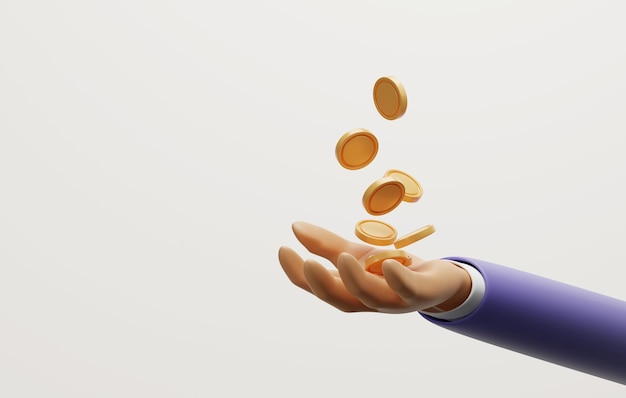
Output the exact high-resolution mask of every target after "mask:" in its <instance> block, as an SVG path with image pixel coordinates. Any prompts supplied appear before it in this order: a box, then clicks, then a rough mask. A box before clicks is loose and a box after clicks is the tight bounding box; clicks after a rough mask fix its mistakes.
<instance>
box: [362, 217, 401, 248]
mask: <svg viewBox="0 0 626 398" xmlns="http://www.w3.org/2000/svg"><path fill="white" fill-rule="evenodd" d="M354 233H355V235H356V236H357V237H358V238H359V239H361V240H362V241H363V242H366V243H369V244H372V245H377V246H386V245H390V244H392V243H393V242H394V240H396V237H397V236H398V233H397V232H396V229H395V228H394V227H392V226H391V225H389V224H386V223H384V222H382V221H377V220H363V221H359V222H358V223H357V224H356V228H355V229H354Z"/></svg>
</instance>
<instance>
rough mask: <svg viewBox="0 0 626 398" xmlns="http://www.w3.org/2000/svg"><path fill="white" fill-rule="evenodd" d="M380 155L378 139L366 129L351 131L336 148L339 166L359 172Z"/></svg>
mask: <svg viewBox="0 0 626 398" xmlns="http://www.w3.org/2000/svg"><path fill="white" fill-rule="evenodd" d="M377 153H378V139H376V136H375V135H374V134H372V133H371V132H370V131H368V130H366V129H354V130H350V131H348V132H347V133H345V134H344V135H342V136H341V138H340V139H339V141H338V142H337V146H336V147H335V155H336V156H337V160H338V161H339V164H341V165H342V166H343V167H345V168H346V169H348V170H357V169H360V168H363V167H365V166H367V165H368V164H370V163H371V162H372V160H374V158H375V157H376V154H377Z"/></svg>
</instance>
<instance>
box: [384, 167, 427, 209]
mask: <svg viewBox="0 0 626 398" xmlns="http://www.w3.org/2000/svg"><path fill="white" fill-rule="evenodd" d="M385 177H392V178H395V179H396V180H398V181H400V182H401V183H402V184H403V185H404V199H403V200H404V201H405V202H417V201H418V200H420V198H421V197H422V194H423V193H424V190H423V189H422V186H421V185H420V183H419V182H417V180H416V179H415V178H413V177H411V176H410V175H408V174H407V173H405V172H404V171H400V170H387V171H386V172H385Z"/></svg>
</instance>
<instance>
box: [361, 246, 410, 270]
mask: <svg viewBox="0 0 626 398" xmlns="http://www.w3.org/2000/svg"><path fill="white" fill-rule="evenodd" d="M389 259H391V260H396V261H398V262H399V263H400V264H402V265H404V266H409V265H411V262H412V260H411V256H409V254H408V253H407V252H405V251H404V250H387V251H384V252H380V253H376V254H374V255H372V256H369V257H368V258H367V259H366V260H365V270H366V271H368V272H371V273H372V274H377V275H382V274H383V262H384V261H385V260H389Z"/></svg>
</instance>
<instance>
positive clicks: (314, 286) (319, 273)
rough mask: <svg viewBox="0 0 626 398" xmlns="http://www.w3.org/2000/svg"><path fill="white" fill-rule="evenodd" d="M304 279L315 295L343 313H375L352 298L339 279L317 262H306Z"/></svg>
mask: <svg viewBox="0 0 626 398" xmlns="http://www.w3.org/2000/svg"><path fill="white" fill-rule="evenodd" d="M304 277H305V278H306V281H307V283H308V284H309V286H310V287H311V290H312V292H313V294H315V295H316V296H317V297H319V298H320V299H321V300H323V301H325V302H327V303H328V304H330V305H332V306H333V307H336V308H338V309H340V310H341V311H344V312H356V311H373V310H372V309H371V308H369V307H367V306H365V305H364V304H363V303H361V302H360V301H359V300H357V299H356V298H355V297H354V296H352V295H351V294H350V293H349V292H348V291H347V290H346V288H345V286H344V285H343V283H342V282H341V280H340V279H339V278H336V277H334V276H333V275H332V274H331V273H330V272H329V270H327V269H326V267H324V266H323V265H321V264H320V263H318V262H316V261H313V260H307V261H305V262H304Z"/></svg>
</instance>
